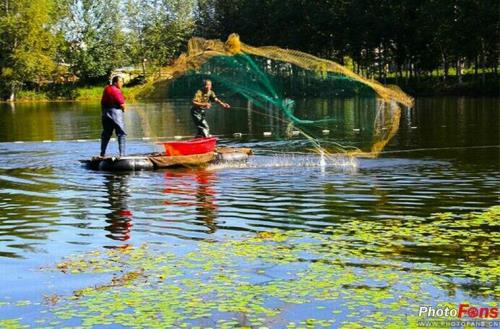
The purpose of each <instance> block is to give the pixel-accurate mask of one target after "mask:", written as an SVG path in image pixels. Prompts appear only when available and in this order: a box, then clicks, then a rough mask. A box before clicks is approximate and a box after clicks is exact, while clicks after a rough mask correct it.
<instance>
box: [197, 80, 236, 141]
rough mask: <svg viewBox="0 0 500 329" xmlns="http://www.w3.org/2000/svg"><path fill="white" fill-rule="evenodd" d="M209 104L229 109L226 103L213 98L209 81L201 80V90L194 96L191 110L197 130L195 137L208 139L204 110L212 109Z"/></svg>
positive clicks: (208, 132)
mask: <svg viewBox="0 0 500 329" xmlns="http://www.w3.org/2000/svg"><path fill="white" fill-rule="evenodd" d="M211 102H216V103H217V104H219V105H220V106H222V107H223V108H225V109H228V108H230V107H231V106H230V105H229V104H228V103H224V102H223V101H221V100H220V99H218V98H217V96H215V93H214V91H213V90H212V81H211V80H203V88H202V89H200V90H198V91H197V92H196V94H195V95H194V97H193V107H192V108H191V117H192V118H193V122H194V124H195V125H196V129H197V134H196V137H210V128H209V127H208V122H207V120H206V119H205V110H208V109H210V108H211V107H212V103H211Z"/></svg>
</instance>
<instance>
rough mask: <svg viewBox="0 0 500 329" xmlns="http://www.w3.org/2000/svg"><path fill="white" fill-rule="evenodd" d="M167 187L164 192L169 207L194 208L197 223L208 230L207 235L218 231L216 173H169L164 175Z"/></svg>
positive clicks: (199, 171)
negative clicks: (216, 219)
mask: <svg viewBox="0 0 500 329" xmlns="http://www.w3.org/2000/svg"><path fill="white" fill-rule="evenodd" d="M164 178H165V184H166V187H165V189H164V190H163V192H164V193H165V195H166V196H167V200H165V201H164V202H163V204H164V205H167V206H169V207H175V208H177V207H192V208H194V210H195V217H196V220H195V222H197V223H202V224H203V225H204V226H206V227H207V228H208V232H207V233H214V232H215V231H216V230H217V225H216V221H215V218H216V217H217V202H216V191H215V188H214V184H216V182H217V174H216V172H213V171H209V170H204V169H201V170H192V171H191V170H188V171H184V170H183V171H169V172H166V173H165V174H164Z"/></svg>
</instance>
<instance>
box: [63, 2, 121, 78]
mask: <svg viewBox="0 0 500 329" xmlns="http://www.w3.org/2000/svg"><path fill="white" fill-rule="evenodd" d="M66 10H67V14H66V16H65V17H64V18H63V19H62V20H61V21H60V30H61V31H62V33H63V34H64V38H65V40H66V46H65V52H66V54H65V58H66V60H67V61H68V63H69V64H70V65H71V68H72V71H73V73H75V74H76V75H77V76H78V77H79V78H80V79H81V81H82V82H84V83H95V82H99V81H102V80H105V79H106V78H107V77H109V74H110V73H111V71H112V70H113V69H114V68H116V67H119V66H121V65H123V64H124V63H126V62H127V56H126V52H125V47H124V45H125V33H124V31H123V24H122V21H123V16H124V15H123V13H122V12H121V8H120V1H119V0H69V1H68V2H67V8H66Z"/></svg>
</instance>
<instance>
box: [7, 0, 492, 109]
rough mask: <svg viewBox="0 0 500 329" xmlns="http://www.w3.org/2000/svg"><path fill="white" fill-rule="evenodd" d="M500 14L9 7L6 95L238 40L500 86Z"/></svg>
mask: <svg viewBox="0 0 500 329" xmlns="http://www.w3.org/2000/svg"><path fill="white" fill-rule="evenodd" d="M498 13H499V3H498V1H495V0H417V1H415V0H379V1H369V0H312V1H311V0H286V1H285V0H232V1H227V0H0V45H1V49H2V51H1V52H0V93H1V96H2V98H7V99H13V98H14V97H15V95H16V92H17V91H19V90H20V89H21V88H28V89H34V90H36V89H37V88H41V87H42V86H44V85H47V84H55V83H61V84H64V83H67V82H68V81H69V80H71V79H72V78H73V79H78V83H79V84H96V83H102V82H103V81H106V80H107V79H108V78H109V74H110V72H111V71H112V70H113V69H115V68H117V67H123V66H135V67H138V68H140V69H141V70H142V71H143V72H146V71H147V70H151V69H154V68H156V67H161V66H164V65H167V64H169V63H170V61H171V60H172V59H174V58H175V57H177V56H178V55H179V54H180V53H181V52H182V51H184V50H185V47H186V43H187V40H188V39H189V38H190V37H192V36H201V37H205V38H219V39H223V40H225V38H226V37H227V36H228V35H229V34H230V33H233V32H236V33H238V34H240V36H241V40H242V41H244V42H246V43H248V44H251V45H255V46H262V45H276V46H280V47H284V48H290V49H297V50H301V51H304V52H308V53H311V54H314V55H317V56H320V57H323V58H328V59H332V60H335V61H337V62H339V63H341V64H346V65H349V66H351V67H352V68H353V69H354V70H355V71H357V72H359V73H361V74H363V75H365V76H369V77H374V78H378V79H384V80H385V79H386V78H388V77H393V78H396V79H405V78H419V77H425V76H432V75H435V76H439V77H440V78H441V79H443V80H447V79H448V80H449V79H451V77H450V76H449V75H450V73H451V72H454V73H455V76H454V77H453V79H456V80H457V81H458V82H459V83H460V82H461V80H462V76H461V73H462V70H463V69H464V68H468V69H469V70H472V71H473V72H474V77H475V78H476V79H477V80H478V81H483V82H484V79H485V76H486V75H487V74H490V75H494V77H495V81H496V82H498V71H497V70H498V65H499V56H498V51H499V41H498V40H500V38H499V34H500V33H499V30H500V25H499V19H498V18H499V17H498V16H499V15H498ZM65 76H66V80H64V77H65ZM71 77H72V78H71ZM58 79H59V80H61V79H62V80H61V81H59V80H58Z"/></svg>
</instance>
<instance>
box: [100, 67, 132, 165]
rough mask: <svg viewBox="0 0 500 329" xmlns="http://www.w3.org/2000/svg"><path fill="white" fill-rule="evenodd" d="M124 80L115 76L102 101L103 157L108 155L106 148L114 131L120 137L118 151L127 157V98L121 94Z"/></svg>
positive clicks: (105, 90) (105, 89)
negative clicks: (124, 118) (125, 115)
mask: <svg viewBox="0 0 500 329" xmlns="http://www.w3.org/2000/svg"><path fill="white" fill-rule="evenodd" d="M122 86H123V79H122V78H121V77H119V76H114V77H113V80H112V81H111V84H110V85H108V86H106V88H104V92H103V94H102V99H101V110H102V111H101V114H102V117H101V119H102V134H101V157H104V156H105V155H106V148H107V146H108V143H109V140H110V138H111V136H112V135H113V131H114V132H115V133H116V136H117V137H118V149H119V151H120V156H124V155H125V136H127V134H126V133H125V124H124V122H123V112H124V111H125V98H124V97H123V94H122V92H121V90H120V89H121V87H122Z"/></svg>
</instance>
